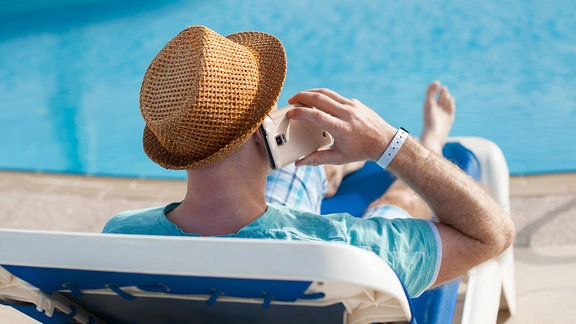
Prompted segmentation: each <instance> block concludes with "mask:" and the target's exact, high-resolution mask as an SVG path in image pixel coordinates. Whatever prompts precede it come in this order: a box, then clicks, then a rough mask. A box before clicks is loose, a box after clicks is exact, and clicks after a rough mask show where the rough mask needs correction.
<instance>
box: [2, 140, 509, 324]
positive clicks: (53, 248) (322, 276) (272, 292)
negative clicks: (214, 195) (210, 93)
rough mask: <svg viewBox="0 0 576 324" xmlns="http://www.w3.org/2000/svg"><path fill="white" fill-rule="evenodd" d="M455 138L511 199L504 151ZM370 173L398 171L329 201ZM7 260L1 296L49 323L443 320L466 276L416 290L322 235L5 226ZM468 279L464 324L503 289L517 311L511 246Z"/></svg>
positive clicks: (365, 255) (493, 309)
mask: <svg viewBox="0 0 576 324" xmlns="http://www.w3.org/2000/svg"><path fill="white" fill-rule="evenodd" d="M455 140H457V142H458V143H451V144H449V145H447V146H446V148H445V151H444V153H445V155H446V156H447V157H448V158H450V159H452V160H453V161H455V162H456V163H457V164H459V165H460V166H461V167H462V168H463V169H465V170H467V171H468V172H469V173H470V174H471V175H472V176H475V177H476V178H477V179H478V181H480V183H481V184H482V185H483V186H485V187H486V188H487V189H488V191H489V192H490V193H491V194H492V195H493V196H494V197H495V198H496V199H497V200H498V201H499V202H500V203H501V204H502V205H503V206H504V207H505V208H506V209H509V199H508V169H507V166H506V161H505V160H504V157H503V155H502V152H501V151H500V150H499V149H498V147H497V146H496V145H495V144H494V143H492V142H489V141H487V140H485V139H480V138H468V137H466V138H457V139H455ZM466 148H468V149H469V150H468V149H466ZM472 153H473V154H472ZM473 170H476V171H477V170H481V172H480V173H474V172H475V171H473ZM366 177H368V178H366ZM366 179H369V180H370V183H372V184H375V183H382V184H384V187H383V189H384V190H385V187H387V185H386V183H388V184H389V183H390V182H391V181H392V180H393V178H392V177H391V176H390V175H389V174H387V173H386V172H383V171H382V170H381V169H378V167H377V166H375V165H373V164H371V163H368V164H367V165H366V166H365V167H364V169H362V170H361V171H360V172H358V173H357V174H354V175H351V176H349V177H347V178H346V179H345V181H344V182H343V184H342V186H341V190H339V192H338V193H337V196H336V197H335V198H333V199H331V200H329V201H327V202H326V204H325V205H324V206H323V208H324V211H326V212H329V211H343V210H347V211H350V212H351V213H352V214H356V215H358V214H359V213H361V211H362V210H363V208H365V205H364V207H363V205H362V204H367V203H369V202H371V201H372V199H373V198H375V197H377V196H378V195H379V193H378V192H377V191H378V190H381V189H382V187H379V189H374V188H375V187H374V186H372V187H370V186H368V187H366V188H372V189H371V190H363V191H360V193H353V190H351V189H352V187H351V186H354V185H356V186H362V184H363V181H366ZM386 179H387V180H386ZM364 184H365V182H364ZM331 208H336V210H333V209H332V210H331ZM0 266H1V268H0V303H3V304H7V305H10V306H12V307H14V308H16V309H18V310H20V311H21V312H24V313H26V314H28V315H30V316H31V317H33V318H36V319H38V320H40V321H42V322H46V323H62V322H70V321H72V319H74V321H77V322H81V323H98V322H113V323H116V322H135V323H164V322H169V323H178V322H184V323H190V322H199V323H206V322H210V323H270V322H273V323H282V322H290V323H299V322H303V323H316V322H318V323H319V322H323V323H333V322H334V323H340V322H344V323H371V322H407V321H413V322H416V320H418V321H419V322H420V323H446V322H451V321H452V317H453V313H454V305H455V302H456V297H457V292H458V286H459V281H454V282H452V283H450V284H447V285H444V286H442V287H439V288H436V289H433V290H430V291H428V292H425V293H424V294H423V295H422V296H421V297H420V298H418V299H414V300H410V299H409V298H407V296H406V294H405V292H404V289H403V287H402V283H401V282H400V281H399V280H398V278H397V277H396V275H395V273H394V272H393V271H392V270H391V269H390V267H389V266H388V265H387V264H386V263H385V262H384V261H382V260H381V259H380V258H378V257H377V256H376V255H373V254H371V253H369V252H366V251H363V250H361V249H358V248H354V247H350V246H345V245H342V244H337V243H326V242H294V241H272V240H247V239H222V238H180V237H160V236H139V235H102V234H88V233H59V232H39V231H17V230H0ZM465 280H466V281H467V290H466V297H465V301H464V310H463V317H462V323H495V322H496V316H497V313H498V308H499V306H500V295H501V292H503V293H502V295H503V296H504V297H505V298H504V299H503V302H502V304H503V305H504V306H508V308H509V309H510V311H511V313H513V312H514V310H515V299H514V293H515V291H514V289H515V287H514V273H513V254H512V249H509V250H508V251H506V252H505V253H504V254H503V255H502V256H501V257H499V258H498V259H496V260H493V261H489V262H486V263H485V264H483V265H480V266H479V267H477V268H475V269H473V270H472V271H470V273H469V274H468V275H467V276H466V278H465ZM412 305H414V307H413V306H412Z"/></svg>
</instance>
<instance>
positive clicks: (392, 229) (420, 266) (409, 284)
mask: <svg viewBox="0 0 576 324" xmlns="http://www.w3.org/2000/svg"><path fill="white" fill-rule="evenodd" d="M362 223H363V224H362V225H361V226H352V227H351V235H350V237H351V239H352V242H351V243H352V244H353V245H357V246H359V247H362V248H365V249H370V250H372V251H373V252H375V253H376V254H378V255H380V257H382V258H383V259H384V260H385V261H387V262H388V264H389V265H390V267H391V268H392V269H394V271H395V272H396V274H397V275H398V277H399V278H400V280H401V281H402V283H403V284H404V286H405V287H406V290H407V291H408V294H409V295H410V297H417V296H419V295H421V294H422V293H423V292H424V291H425V290H426V289H428V288H429V287H430V286H431V285H432V284H433V283H434V282H435V281H436V277H437V276H438V270H439V269H440V262H441V259H442V252H441V251H442V245H441V244H442V243H441V241H440V236H439V234H438V230H437V229H436V226H434V224H433V223H432V222H430V221H428V220H423V219H410V218H409V219H386V218H383V217H372V218H369V219H363V220H362Z"/></svg>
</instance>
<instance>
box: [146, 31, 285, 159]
mask: <svg viewBox="0 0 576 324" xmlns="http://www.w3.org/2000/svg"><path fill="white" fill-rule="evenodd" d="M285 75H286V54H285V52H284V48H283V46H282V44H281V43H280V41H279V40H278V39H276V38H275V37H274V36H271V35H269V34H265V33H259V32H244V33H237V34H233V35H230V36H227V37H223V36H220V35H219V34H217V33H216V32H214V31H212V30H210V29H208V28H206V27H202V26H193V27H189V28H187V29H185V30H183V31H182V32H180V33H179V34H178V35H176V37H174V38H173V39H172V40H170V41H169V42H168V43H167V44H166V46H164V48H163V49H162V50H160V52H159V53H158V54H157V55H156V57H155V58H154V59H153V60H152V63H150V66H149V67H148V70H147V71H146V74H145V75H144V81H143V82H142V88H141V90H140V110H141V112H142V116H143V117H144V120H145V121H146V126H145V128H144V139H143V143H144V151H145V152H146V154H148V156H149V157H150V158H151V159H152V160H153V161H154V162H156V163H158V164H159V165H161V166H163V167H165V168H167V169H178V170H186V169H196V168H201V167H204V166H208V165H211V164H214V163H217V162H219V161H221V160H222V159H224V158H225V157H227V156H228V155H230V154H231V153H232V152H234V151H235V150H236V149H238V148H239V147H240V146H241V145H242V144H243V143H244V142H246V141H247V140H248V139H249V138H250V136H251V135H252V134H253V133H254V132H255V131H256V130H257V129H258V127H259V126H260V124H261V123H262V121H263V120H264V118H265V117H266V115H267V114H268V113H269V112H270V110H271V109H272V106H273V105H274V104H275V103H276V101H277V100H278V97H279V95H280V91H281V89H282V85H283V83H284V78H285Z"/></svg>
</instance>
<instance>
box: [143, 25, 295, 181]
mask: <svg viewBox="0 0 576 324" xmlns="http://www.w3.org/2000/svg"><path fill="white" fill-rule="evenodd" d="M226 38H228V39H230V40H231V41H233V42H236V43H238V44H240V45H243V46H246V47H248V48H250V49H252V50H253V51H255V52H256V54H257V55H258V60H259V66H260V82H259V86H258V88H259V89H258V93H259V95H258V96H257V97H259V98H260V100H259V102H258V104H257V105H256V106H255V109H256V110H257V111H256V112H255V114H254V116H256V117H255V118H252V119H251V120H250V121H249V122H248V123H247V125H246V128H245V130H244V131H242V132H239V134H238V136H237V137H236V138H234V139H233V140H232V141H230V142H229V143H228V144H226V145H224V146H223V147H221V148H220V149H218V150H217V151H215V152H213V153H208V154H207V155H206V156H205V157H204V158H202V159H198V158H197V157H195V158H187V157H181V156H175V155H174V154H172V153H171V152H169V151H168V150H166V148H165V147H164V146H163V145H162V144H161V143H160V141H159V140H158V138H157V137H156V135H155V134H154V133H153V132H152V131H151V130H150V129H149V128H148V127H147V126H145V127H144V134H143V146H144V151H145V152H146V154H147V155H148V156H149V157H150V159H152V160H153V161H154V162H156V163H157V164H159V165H160V166H162V167H164V168H166V169H173V170H189V169H197V168H201V167H204V166H208V165H212V164H215V163H217V162H219V161H221V160H222V159H224V158H225V157H227V156H228V155H230V154H231V153H232V152H234V151H236V149H238V148H239V147H240V146H241V145H242V144H244V143H245V142H246V141H247V140H248V139H249V138H250V136H252V134H254V132H256V130H257V129H258V127H259V126H260V125H261V124H262V122H263V121H264V119H265V118H266V116H267V115H268V114H269V113H270V111H271V110H272V107H273V106H274V104H275V103H276V101H277V100H278V98H279V96H280V92H281V90H282V86H283V85H284V79H285V77H286V53H285V51H284V47H283V46H282V43H281V42H280V41H279V40H278V39H277V38H276V37H274V36H272V35H270V34H266V33H261V32H241V33H236V34H232V35H229V36H226Z"/></svg>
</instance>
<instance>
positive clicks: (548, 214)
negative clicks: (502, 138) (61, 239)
mask: <svg viewBox="0 0 576 324" xmlns="http://www.w3.org/2000/svg"><path fill="white" fill-rule="evenodd" d="M510 185H511V186H510V191H511V215H512V218H513V220H514V222H515V224H516V231H517V235H516V242H515V259H516V285H517V296H516V297H517V301H518V309H517V313H516V314H515V315H514V316H511V317H510V316H508V314H506V313H505V312H502V313H501V316H500V317H499V323H506V324H517V323H569V322H572V321H573V319H574V318H576V298H574V296H573V292H574V291H576V283H575V282H574V280H573V274H574V273H576V174H559V175H545V176H530V177H513V178H512V179H511V183H510ZM184 190H185V185H184V182H183V181H164V180H141V179H121V178H103V177H85V176H71V175H56V174H41V173H20V172H0V206H1V207H0V227H2V228H15V229H34V230H56V231H80V232H99V231H100V229H101V228H102V226H103V225H104V223H105V222H106V220H107V219H108V218H109V217H110V216H112V215H114V214H115V213H117V212H119V211H122V210H126V209H135V208H141V207H145V206H154V205H161V204H165V203H167V202H171V201H177V200H180V199H181V198H182V197H183V194H184ZM0 323H34V321H32V320H30V319H29V318H27V317H25V316H23V315H20V314H19V313H17V312H15V311H13V310H12V309H11V308H8V307H4V306H0Z"/></svg>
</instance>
